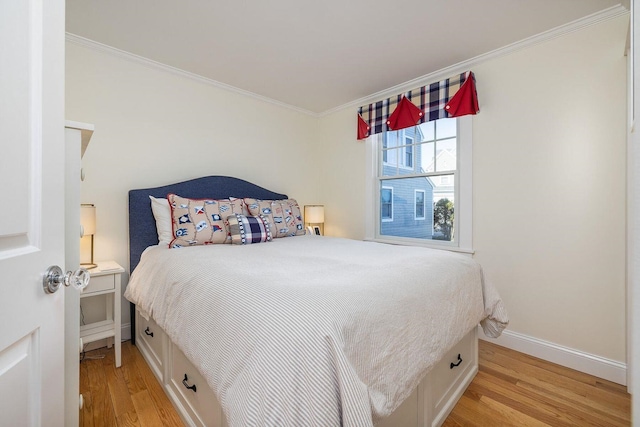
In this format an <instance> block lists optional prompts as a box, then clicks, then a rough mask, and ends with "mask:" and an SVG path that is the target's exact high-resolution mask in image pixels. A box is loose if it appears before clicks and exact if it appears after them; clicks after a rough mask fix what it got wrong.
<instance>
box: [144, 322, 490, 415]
mask: <svg viewBox="0 0 640 427" xmlns="http://www.w3.org/2000/svg"><path fill="white" fill-rule="evenodd" d="M136 346H137V347H138V349H139V350H140V353H141V354H142V356H143V357H144V359H145V360H146V361H147V363H148V365H149V367H150V368H151V370H152V371H153V373H154V374H155V376H156V378H158V381H159V382H160V384H161V385H162V387H163V388H164V390H165V392H166V393H167V396H168V397H169V399H170V400H171V402H172V403H173V406H174V407H175V408H176V410H177V411H178V413H179V414H180V416H181V417H182V420H183V421H184V423H185V424H186V425H188V426H198V427H200V426H206V427H227V422H226V419H225V417H224V414H223V412H222V408H221V407H220V404H219V403H218V401H217V399H216V397H215V395H214V393H213V391H211V389H210V388H209V387H208V386H207V383H206V381H205V380H204V378H203V377H202V376H201V375H200V373H199V372H198V370H197V369H196V368H195V367H194V366H193V365H192V364H191V362H189V360H187V358H186V357H185V356H184V354H182V352H181V351H180V350H179V349H178V348H177V346H175V345H174V344H173V343H172V342H171V341H170V340H169V338H168V336H167V335H166V334H165V332H164V331H163V330H162V329H161V328H160V327H159V326H158V325H157V324H156V323H155V322H154V321H153V319H145V318H144V317H143V316H142V315H141V314H140V312H139V311H138V310H136ZM458 355H460V358H459V357H458ZM460 359H462V361H461V362H460ZM477 372H478V336H477V328H473V329H472V330H471V331H469V333H468V334H467V335H466V336H465V337H464V338H463V339H462V340H460V341H459V342H458V344H456V345H455V346H454V347H453V348H452V349H451V350H450V351H449V352H448V353H447V354H446V355H445V356H444V357H443V358H442V360H441V361H440V362H439V363H438V364H437V365H436V366H435V367H434V368H433V369H432V370H431V371H430V372H429V373H428V374H427V375H426V377H425V378H424V379H423V380H422V381H421V383H420V384H419V385H418V387H417V388H416V389H415V390H414V391H413V393H412V394H411V395H410V396H409V397H408V398H407V399H406V400H405V401H404V402H403V403H402V405H400V407H398V409H396V410H395V411H394V412H393V413H392V414H391V415H390V416H389V417H388V418H385V419H384V420H382V421H381V422H379V423H378V424H376V426H377V427H398V426H402V427H414V426H415V427H437V426H440V425H442V423H443V422H444V421H445V419H446V418H447V416H448V415H449V413H450V412H451V410H452V409H453V407H454V406H455V404H456V403H457V402H458V400H459V399H460V397H461V396H462V394H463V393H464V391H465V390H466V388H467V387H468V385H469V384H470V383H471V381H472V380H473V378H474V377H475V375H476V373H477ZM185 375H186V378H187V380H186V381H185ZM193 386H196V388H195V390H194V389H192V388H187V387H193Z"/></svg>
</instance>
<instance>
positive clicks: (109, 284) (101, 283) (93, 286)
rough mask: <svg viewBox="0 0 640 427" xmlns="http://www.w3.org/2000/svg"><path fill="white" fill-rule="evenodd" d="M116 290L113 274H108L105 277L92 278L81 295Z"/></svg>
mask: <svg viewBox="0 0 640 427" xmlns="http://www.w3.org/2000/svg"><path fill="white" fill-rule="evenodd" d="M115 288H116V277H115V274H108V275H106V276H98V277H95V276H92V277H91V280H90V281H89V286H87V287H86V288H85V289H84V291H83V292H82V293H83V294H89V293H93V292H101V291H108V290H113V289H115Z"/></svg>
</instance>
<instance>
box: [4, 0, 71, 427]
mask: <svg viewBox="0 0 640 427" xmlns="http://www.w3.org/2000/svg"><path fill="white" fill-rule="evenodd" d="M0 70H2V72H0V99H1V100H2V102H0V194H1V195H2V208H1V209H0V279H1V280H0V396H2V398H1V399H0V414H2V415H1V416H0V426H2V427H4V426H40V425H46V426H63V425H64V294H65V291H67V290H66V289H60V290H59V291H58V292H56V293H55V294H46V293H45V292H44V290H43V288H42V274H43V273H44V271H45V270H46V269H47V268H48V267H49V266H50V265H59V266H61V267H64V266H65V265H64V1H62V0H46V2H45V1H44V0H2V1H0ZM62 288H64V286H63V287H62ZM69 291H75V290H69Z"/></svg>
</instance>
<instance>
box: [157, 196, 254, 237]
mask: <svg viewBox="0 0 640 427" xmlns="http://www.w3.org/2000/svg"><path fill="white" fill-rule="evenodd" d="M167 200H168V201H169V206H170V207H171V219H172V222H173V240H172V241H171V243H170V244H169V247H170V248H180V247H183V246H195V245H210V244H214V243H231V235H230V234H229V226H228V224H227V222H226V220H225V218H227V217H228V216H229V215H230V214H234V213H240V214H241V213H242V209H243V205H244V202H243V200H242V199H234V200H229V199H220V200H214V199H187V198H185V197H180V196H178V195H175V194H168V195H167Z"/></svg>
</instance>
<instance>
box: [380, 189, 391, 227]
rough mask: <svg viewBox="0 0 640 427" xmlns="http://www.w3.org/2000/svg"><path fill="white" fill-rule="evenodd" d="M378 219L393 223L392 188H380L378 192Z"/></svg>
mask: <svg viewBox="0 0 640 427" xmlns="http://www.w3.org/2000/svg"><path fill="white" fill-rule="evenodd" d="M380 219H381V220H382V221H393V187H382V189H381V190H380Z"/></svg>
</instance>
